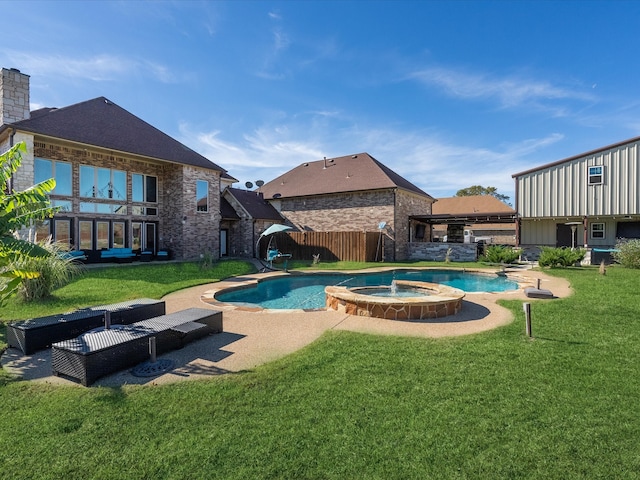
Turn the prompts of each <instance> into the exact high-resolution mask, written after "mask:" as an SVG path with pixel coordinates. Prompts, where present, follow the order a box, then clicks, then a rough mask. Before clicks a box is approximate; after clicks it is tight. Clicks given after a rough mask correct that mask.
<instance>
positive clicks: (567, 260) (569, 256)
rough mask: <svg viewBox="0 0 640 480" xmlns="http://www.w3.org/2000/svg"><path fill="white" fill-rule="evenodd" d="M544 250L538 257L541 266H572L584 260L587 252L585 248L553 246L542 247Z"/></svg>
mask: <svg viewBox="0 0 640 480" xmlns="http://www.w3.org/2000/svg"><path fill="white" fill-rule="evenodd" d="M541 250H542V252H541V253H540V257H539V258H538V265H540V266H541V267H551V268H554V267H571V266H572V265H575V264H577V263H579V262H581V261H582V259H583V258H584V256H585V254H586V250H585V249H584V248H576V249H575V250H571V249H570V248H552V247H541Z"/></svg>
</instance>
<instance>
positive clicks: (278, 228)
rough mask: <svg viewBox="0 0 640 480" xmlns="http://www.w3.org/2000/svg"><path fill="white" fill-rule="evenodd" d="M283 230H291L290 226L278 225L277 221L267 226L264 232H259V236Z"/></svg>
mask: <svg viewBox="0 0 640 480" xmlns="http://www.w3.org/2000/svg"><path fill="white" fill-rule="evenodd" d="M285 230H292V228H291V227H288V226H287V225H280V224H279V223H274V224H273V225H271V226H270V227H269V228H267V229H266V230H265V231H264V232H262V233H261V234H260V237H266V236H268V235H273V234H274V233H278V232H284V231H285Z"/></svg>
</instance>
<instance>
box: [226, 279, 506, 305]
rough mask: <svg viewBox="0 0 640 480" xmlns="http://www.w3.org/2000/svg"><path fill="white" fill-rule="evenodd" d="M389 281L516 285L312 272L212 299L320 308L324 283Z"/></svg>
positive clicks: (474, 287) (473, 288) (495, 288)
mask: <svg viewBox="0 0 640 480" xmlns="http://www.w3.org/2000/svg"><path fill="white" fill-rule="evenodd" d="M393 280H414V281H418V282H431V283H439V284H442V285H448V286H450V287H454V288H459V289H460V290H463V291H465V292H505V291H508V290H516V289H517V288H518V284H517V282H514V281H513V280H509V279H508V278H506V277H504V276H498V275H482V274H477V273H468V272H463V271H459V270H393V271H388V272H378V273H358V274H335V273H331V274H324V273H314V274H305V275H292V276H285V277H277V278H273V279H268V280H265V281H263V282H260V283H258V284H257V285H256V286H253V287H250V288H244V289H240V290H233V291H227V292H220V293H218V294H216V299H217V300H219V301H221V302H224V303H233V304H238V305H250V306H259V307H262V308H272V309H285V310H291V309H298V308H305V309H320V308H324V307H325V295H324V287H326V286H328V285H340V286H344V287H368V286H375V285H387V286H389V285H391V283H392V282H393Z"/></svg>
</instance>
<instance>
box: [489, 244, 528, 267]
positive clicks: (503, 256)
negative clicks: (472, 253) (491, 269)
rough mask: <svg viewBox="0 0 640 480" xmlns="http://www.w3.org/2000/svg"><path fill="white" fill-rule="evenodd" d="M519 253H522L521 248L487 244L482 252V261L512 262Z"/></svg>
mask: <svg viewBox="0 0 640 480" xmlns="http://www.w3.org/2000/svg"><path fill="white" fill-rule="evenodd" d="M520 253H522V250H520V249H519V248H511V247H505V246H502V245H489V246H488V247H487V248H486V250H485V252H484V257H483V261H485V262H490V263H514V262H515V261H517V260H518V259H519V258H520Z"/></svg>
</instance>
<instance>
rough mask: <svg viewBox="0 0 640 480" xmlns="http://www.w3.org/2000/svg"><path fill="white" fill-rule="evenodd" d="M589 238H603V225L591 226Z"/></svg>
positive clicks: (595, 224) (593, 224) (594, 224)
mask: <svg viewBox="0 0 640 480" xmlns="http://www.w3.org/2000/svg"><path fill="white" fill-rule="evenodd" d="M591 238H604V223H592V224H591Z"/></svg>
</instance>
